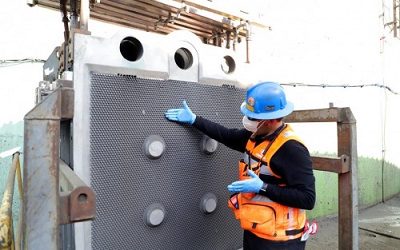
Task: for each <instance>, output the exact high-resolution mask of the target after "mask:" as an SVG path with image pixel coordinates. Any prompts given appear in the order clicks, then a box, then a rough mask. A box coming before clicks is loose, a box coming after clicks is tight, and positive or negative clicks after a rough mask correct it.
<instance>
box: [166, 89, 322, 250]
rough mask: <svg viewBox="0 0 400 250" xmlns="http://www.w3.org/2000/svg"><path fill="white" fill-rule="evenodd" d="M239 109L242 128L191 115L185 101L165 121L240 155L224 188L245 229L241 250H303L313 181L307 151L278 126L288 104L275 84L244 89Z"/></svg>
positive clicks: (288, 129)
mask: <svg viewBox="0 0 400 250" xmlns="http://www.w3.org/2000/svg"><path fill="white" fill-rule="evenodd" d="M240 110H241V112H242V114H243V115H244V117H243V126H244V129H238V128H226V127H224V126H222V125H220V124H218V123H215V122H212V121H210V120H207V119H206V118H204V117H201V116H198V115H195V114H194V113H193V112H192V111H191V109H190V108H189V106H188V105H187V103H186V101H183V107H181V108H176V109H169V110H167V112H166V113H165V116H166V118H167V119H168V120H171V121H176V122H178V123H181V124H189V125H192V126H194V127H195V128H197V129H198V130H200V131H201V132H203V133H204V134H206V135H207V136H209V137H211V138H213V139H215V140H217V141H219V142H221V143H223V144H224V145H226V146H227V147H229V148H231V149H234V150H237V151H240V152H243V153H244V155H243V158H242V159H240V161H239V180H237V181H234V182H233V183H231V184H229V185H228V186H227V188H228V190H229V192H230V194H231V196H230V199H229V200H228V205H229V207H230V208H231V209H232V211H233V213H234V215H235V218H236V219H238V220H239V221H240V225H241V227H242V228H243V229H244V234H243V249H244V250H254V249H263V250H264V249H296V250H297V249H305V239H304V237H303V239H302V235H303V232H304V227H305V224H306V213H305V209H306V210H311V209H313V207H314V204H315V178H314V174H313V170H312V163H311V157H310V154H309V152H308V150H307V148H306V147H305V146H304V144H303V142H302V141H301V140H300V139H299V137H298V136H297V135H296V134H295V133H294V131H293V129H292V128H291V126H290V125H289V124H286V123H285V122H284V121H283V118H284V117H285V116H287V115H289V114H290V113H291V112H292V111H293V104H292V103H291V102H289V101H287V100H286V95H285V92H284V90H283V88H282V87H281V86H280V85H279V84H278V83H274V82H262V83H258V84H255V85H253V86H251V87H250V88H249V89H248V90H247V93H246V99H245V101H244V102H243V103H242V105H241V107H240Z"/></svg>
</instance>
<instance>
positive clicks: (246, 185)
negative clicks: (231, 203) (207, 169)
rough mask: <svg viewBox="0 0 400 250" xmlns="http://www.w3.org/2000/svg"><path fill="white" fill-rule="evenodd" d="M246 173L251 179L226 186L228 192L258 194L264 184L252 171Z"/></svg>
mask: <svg viewBox="0 0 400 250" xmlns="http://www.w3.org/2000/svg"><path fill="white" fill-rule="evenodd" d="M247 173H249V175H250V177H251V178H250V179H248V180H243V181H235V182H233V183H231V184H230V185H228V190H229V192H231V193H237V192H243V193H258V192H259V191H260V189H261V188H262V186H263V184H264V182H263V181H262V180H261V179H260V177H258V175H256V174H255V173H254V172H253V171H252V170H247Z"/></svg>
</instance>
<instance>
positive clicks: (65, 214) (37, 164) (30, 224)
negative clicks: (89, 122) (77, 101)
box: [23, 88, 94, 249]
mask: <svg viewBox="0 0 400 250" xmlns="http://www.w3.org/2000/svg"><path fill="white" fill-rule="evenodd" d="M73 114H74V91H73V89H72V88H58V89H56V90H55V91H54V92H53V93H51V94H50V95H49V96H47V97H46V98H45V99H44V100H43V101H42V102H40V103H39V104H38V105H36V106H35V107H34V108H33V109H32V110H31V111H30V112H29V113H27V114H26V115H25V118H24V120H25V123H24V173H23V175H24V199H25V200H24V204H23V220H24V222H25V225H24V230H23V235H24V236H23V245H24V249H43V247H45V248H46V249H59V246H60V233H59V230H60V224H62V223H71V222H75V221H80V220H87V219H92V218H94V193H93V192H92V191H91V190H90V188H88V187H86V185H84V184H83V182H81V181H79V178H78V177H77V176H75V175H71V174H70V173H69V174H68V173H67V174H65V172H66V171H65V166H61V169H63V170H62V171H61V173H62V176H66V179H67V182H65V183H72V184H71V185H70V187H71V188H70V189H66V192H63V193H61V195H60V180H59V176H60V166H59V158H60V153H59V152H60V122H61V121H62V120H70V119H72V118H73ZM65 204H67V205H65ZM77 209H78V210H79V209H83V210H82V211H81V212H79V211H78V212H77V211H76V210H77Z"/></svg>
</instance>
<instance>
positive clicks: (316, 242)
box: [306, 195, 400, 250]
mask: <svg viewBox="0 0 400 250" xmlns="http://www.w3.org/2000/svg"><path fill="white" fill-rule="evenodd" d="M317 222H318V226H319V230H318V233H317V234H316V235H313V236H311V237H310V238H309V239H308V241H307V246H306V249H307V250H314V249H315V250H317V249H318V250H319V249H323V250H335V249H338V248H339V247H338V219H337V217H331V218H323V219H318V220H317ZM358 245H359V249H373V250H382V249H385V250H387V249H388V250H390V249H397V250H398V249H400V195H397V196H396V197H394V198H392V199H390V200H388V201H385V202H384V203H380V204H377V205H375V206H373V207H370V208H367V209H363V210H361V211H360V212H359V243H358Z"/></svg>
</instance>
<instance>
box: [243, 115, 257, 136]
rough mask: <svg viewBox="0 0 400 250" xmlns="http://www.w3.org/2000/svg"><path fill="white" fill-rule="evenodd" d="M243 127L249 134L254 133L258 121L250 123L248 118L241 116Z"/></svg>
mask: <svg viewBox="0 0 400 250" xmlns="http://www.w3.org/2000/svg"><path fill="white" fill-rule="evenodd" d="M242 122H243V127H244V128H245V129H246V130H248V131H250V132H253V133H254V132H256V131H257V129H258V123H259V121H250V120H249V118H247V116H243V120H242Z"/></svg>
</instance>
